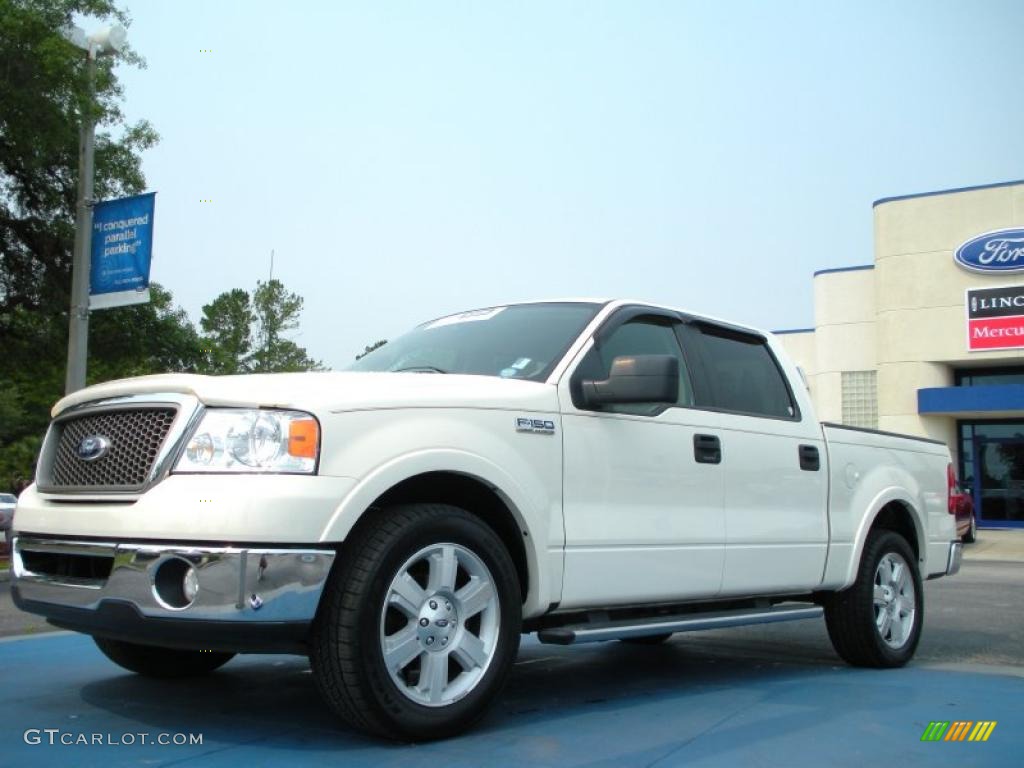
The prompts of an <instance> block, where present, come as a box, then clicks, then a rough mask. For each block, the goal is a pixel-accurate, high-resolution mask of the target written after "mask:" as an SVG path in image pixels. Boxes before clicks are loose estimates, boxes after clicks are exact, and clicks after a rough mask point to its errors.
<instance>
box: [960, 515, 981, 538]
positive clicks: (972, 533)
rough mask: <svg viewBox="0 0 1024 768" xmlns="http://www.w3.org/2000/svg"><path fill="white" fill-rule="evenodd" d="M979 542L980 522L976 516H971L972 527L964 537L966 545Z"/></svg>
mask: <svg viewBox="0 0 1024 768" xmlns="http://www.w3.org/2000/svg"><path fill="white" fill-rule="evenodd" d="M977 540H978V521H977V519H975V517H974V514H973V513H972V514H971V525H970V527H969V528H968V529H967V533H965V534H964V536H963V542H964V544H973V543H974V542H976V541H977Z"/></svg>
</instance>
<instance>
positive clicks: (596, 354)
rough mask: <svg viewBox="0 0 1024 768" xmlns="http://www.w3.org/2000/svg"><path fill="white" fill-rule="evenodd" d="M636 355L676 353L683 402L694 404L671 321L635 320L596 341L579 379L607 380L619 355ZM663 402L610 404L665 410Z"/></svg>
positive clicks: (637, 410)
mask: <svg viewBox="0 0 1024 768" xmlns="http://www.w3.org/2000/svg"><path fill="white" fill-rule="evenodd" d="M632 355H672V356H673V357H674V358H676V360H677V361H679V399H678V401H677V402H678V404H679V405H693V389H692V387H691V386H690V377H689V375H688V373H687V368H686V362H685V361H684V359H683V354H682V351H681V350H680V348H679V342H678V341H677V340H676V334H675V331H674V330H673V327H672V325H671V324H669V323H659V322H655V321H652V320H634V321H632V322H629V323H626V324H624V325H622V326H620V327H619V328H617V329H616V330H615V331H613V332H612V333H611V334H610V335H608V336H607V337H605V338H603V339H601V340H600V341H599V342H598V343H597V344H595V345H594V346H593V347H592V348H591V350H590V352H588V353H587V356H586V357H585V358H583V361H582V362H581V363H580V367H579V368H578V369H577V372H576V378H577V379H591V380H595V381H603V380H604V379H607V378H608V375H609V372H610V371H611V368H612V361H613V360H614V359H615V358H616V357H622V356H627V357H628V356H632ZM662 408H663V406H662V405H660V404H657V403H655V404H651V405H644V404H636V405H615V406H606V407H605V408H604V409H603V410H605V411H612V412H615V413H634V414H641V415H644V414H649V413H656V412H658V411H661V410H662Z"/></svg>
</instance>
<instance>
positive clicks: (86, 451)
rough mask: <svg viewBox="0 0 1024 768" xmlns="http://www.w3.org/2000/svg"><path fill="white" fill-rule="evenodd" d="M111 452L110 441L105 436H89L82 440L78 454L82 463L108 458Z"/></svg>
mask: <svg viewBox="0 0 1024 768" xmlns="http://www.w3.org/2000/svg"><path fill="white" fill-rule="evenodd" d="M109 450H110V441H109V440H108V439H107V438H105V437H104V436H103V435H89V436H88V437H83V438H82V442H80V443H79V444H78V450H77V451H76V453H77V454H78V458H80V459H81V460H82V461H96V459H101V458H103V457H104V456H106V455H107V451H109Z"/></svg>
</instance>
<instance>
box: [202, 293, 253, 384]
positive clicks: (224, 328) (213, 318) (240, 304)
mask: <svg viewBox="0 0 1024 768" xmlns="http://www.w3.org/2000/svg"><path fill="white" fill-rule="evenodd" d="M255 321H256V315H255V314H253V311H252V301H251V300H250V298H249V294H248V293H247V292H245V291H243V290H242V289H241V288H235V289H233V290H230V291H226V292H224V293H222V294H221V295H220V296H218V297H217V298H216V299H214V300H213V301H211V302H210V303H209V304H207V305H205V306H204V307H203V317H202V319H201V320H200V321H199V323H200V326H201V327H202V329H203V334H204V349H205V352H206V354H207V359H208V360H209V366H208V370H209V372H210V373H245V370H246V361H247V360H248V357H249V353H250V352H251V351H252V324H253V323H254V322H255Z"/></svg>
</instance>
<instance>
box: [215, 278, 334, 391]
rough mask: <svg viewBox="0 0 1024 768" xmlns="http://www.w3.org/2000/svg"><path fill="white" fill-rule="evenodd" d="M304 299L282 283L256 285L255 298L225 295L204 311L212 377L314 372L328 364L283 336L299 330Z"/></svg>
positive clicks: (233, 292)
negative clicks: (221, 374)
mask: <svg viewBox="0 0 1024 768" xmlns="http://www.w3.org/2000/svg"><path fill="white" fill-rule="evenodd" d="M302 304H303V300H302V297H301V296H299V295H298V294H296V293H291V292H290V291H288V290H286V289H285V287H284V284H283V283H282V282H281V281H280V280H270V281H268V282H266V283H263V282H257V284H256V290H254V291H253V293H252V295H251V296H250V295H249V293H247V292H246V291H244V290H242V289H241V288H235V289H234V290H231V291H226V292H225V293H222V294H221V295H220V296H218V297H217V298H216V299H214V300H213V301H212V302H210V303H209V304H207V305H206V306H204V307H203V317H202V320H201V321H200V324H201V326H202V329H203V336H202V342H203V345H204V347H205V349H206V350H207V352H206V354H207V359H208V361H209V363H208V365H207V366H206V368H205V369H204V372H208V373H276V372H282V371H310V370H318V369H320V368H322V367H323V366H322V365H321V364H320V363H319V362H318V361H316V360H313V359H312V358H310V357H309V355H308V354H307V353H306V350H305V349H304V348H302V347H300V346H299V345H298V344H296V343H295V342H294V341H292V340H290V339H287V338H284V334H286V333H290V332H292V331H295V330H296V329H297V328H298V327H299V314H300V313H301V312H302Z"/></svg>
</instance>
